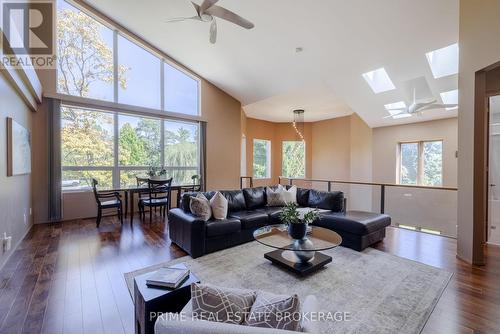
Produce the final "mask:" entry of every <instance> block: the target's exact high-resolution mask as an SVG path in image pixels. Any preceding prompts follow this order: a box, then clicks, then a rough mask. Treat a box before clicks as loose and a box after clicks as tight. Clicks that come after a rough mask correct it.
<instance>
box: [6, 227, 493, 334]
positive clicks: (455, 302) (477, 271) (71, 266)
mask: <svg viewBox="0 0 500 334" xmlns="http://www.w3.org/2000/svg"><path fill="white" fill-rule="evenodd" d="M377 248H378V249H380V250H382V251H385V252H389V253H392V254H396V255H398V256H401V257H405V258H408V259H412V260H415V261H419V262H423V263H426V264H429V265H433V266H437V267H441V268H444V269H447V270H449V271H452V272H454V276H453V278H452V281H451V282H450V284H449V285H448V287H447V289H446V291H445V293H444V294H443V297H442V298H441V300H440V302H439V304H438V305H437V307H436V309H435V311H434V313H433V314H432V316H431V318H430V319H429V322H428V323H427V325H426V328H425V330H424V332H425V333H500V249H499V248H494V247H489V248H488V249H487V253H488V264H487V265H486V266H484V267H471V266H469V265H466V264H465V263H463V262H461V261H459V260H457V259H456V258H455V248H456V242H455V240H453V239H448V238H442V237H439V236H433V235H428V234H422V233H418V232H413V231H407V230H400V229H395V228H390V229H389V230H388V235H387V238H386V239H385V241H384V242H383V243H380V244H378V245H377ZM183 255H185V253H184V252H183V251H182V250H180V249H179V248H178V247H177V246H175V245H171V243H170V241H169V239H168V233H167V228H166V226H165V224H163V223H162V222H160V221H156V222H153V223H152V224H151V225H150V224H149V223H141V222H140V221H139V220H136V221H135V222H134V225H133V228H131V227H130V225H129V224H125V226H124V227H123V228H120V225H119V224H118V222H117V221H116V219H115V218H106V219H104V221H103V223H102V224H101V227H100V228H99V229H96V228H95V224H94V221H93V220H79V221H72V222H66V223H62V224H50V225H36V226H34V227H33V228H32V230H31V231H30V232H29V234H28V236H27V237H26V239H25V240H24V241H23V242H22V243H21V245H20V247H19V248H18V249H17V250H16V251H15V253H14V254H13V255H12V256H11V258H10V259H9V261H8V262H7V263H6V265H5V266H4V268H3V269H2V270H1V271H0V333H20V332H24V333H39V332H42V333H51V334H52V333H92V334H94V333H112V334H119V333H132V332H133V329H134V324H133V322H134V315H133V304H132V300H131V298H130V295H129V292H128V290H127V288H126V286H125V281H124V279H123V273H125V272H129V271H132V270H135V269H139V268H142V267H144V266H148V265H151V264H155V263H159V262H162V261H167V260H170V259H173V258H176V257H180V256H183Z"/></svg>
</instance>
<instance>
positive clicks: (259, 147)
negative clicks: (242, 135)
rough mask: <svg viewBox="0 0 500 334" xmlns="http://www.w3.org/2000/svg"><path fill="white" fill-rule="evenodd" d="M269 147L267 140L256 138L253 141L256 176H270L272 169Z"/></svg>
mask: <svg viewBox="0 0 500 334" xmlns="http://www.w3.org/2000/svg"><path fill="white" fill-rule="evenodd" d="M268 149H269V145H268V141H267V140H260V139H254V141H253V176H254V177H255V178H259V179H264V178H268V177H269V176H270V175H269V173H270V171H269V170H268V166H269V162H268V161H267V159H268V152H267V150H268Z"/></svg>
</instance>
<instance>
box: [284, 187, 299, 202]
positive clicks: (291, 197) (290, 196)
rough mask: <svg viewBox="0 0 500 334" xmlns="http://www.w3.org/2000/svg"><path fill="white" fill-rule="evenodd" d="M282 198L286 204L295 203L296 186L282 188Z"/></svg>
mask: <svg viewBox="0 0 500 334" xmlns="http://www.w3.org/2000/svg"><path fill="white" fill-rule="evenodd" d="M283 200H284V201H285V203H286V204H289V203H295V204H297V187H296V186H291V187H290V188H283Z"/></svg>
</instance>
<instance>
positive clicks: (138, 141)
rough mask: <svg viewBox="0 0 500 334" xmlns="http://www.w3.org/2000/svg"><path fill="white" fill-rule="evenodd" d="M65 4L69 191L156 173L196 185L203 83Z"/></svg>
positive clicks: (62, 84) (61, 69)
mask: <svg viewBox="0 0 500 334" xmlns="http://www.w3.org/2000/svg"><path fill="white" fill-rule="evenodd" d="M57 5H58V12H57V49H58V60H57V65H58V66H57V92H58V93H59V94H60V96H62V98H61V100H62V108H61V153H62V159H61V164H62V179H63V182H62V186H63V189H64V190H80V189H85V188H88V187H89V186H90V180H91V179H92V178H96V179H97V180H98V181H99V183H100V185H101V186H103V187H114V188H118V187H123V186H128V185H132V184H135V182H136V175H139V174H141V175H144V174H146V173H147V172H148V171H149V170H150V169H152V168H155V169H158V170H164V171H165V173H166V175H168V176H172V177H173V178H174V181H175V182H179V183H190V182H191V177H192V176H193V175H198V174H199V173H200V123H199V122H198V121H196V119H193V116H195V117H196V116H199V115H200V103H199V100H200V80H199V79H198V78H196V77H194V76H192V75H190V74H188V73H186V72H185V71H183V70H181V69H180V68H178V67H177V66H176V65H174V64H171V63H169V61H168V60H167V59H165V58H163V57H162V56H161V55H158V54H155V53H154V52H153V51H152V50H149V49H148V48H147V47H145V46H143V45H141V44H140V43H139V42H138V41H135V40H134V39H132V38H130V37H129V36H127V35H126V32H122V31H119V30H118V29H116V28H115V27H113V26H111V25H110V24H109V23H107V22H102V21H100V20H99V19H97V18H96V17H94V16H93V15H92V14H91V13H87V12H85V11H84V10H82V9H80V8H77V7H76V5H73V4H72V3H71V2H66V1H63V0H59V1H58V2H57ZM64 96H76V97H78V99H79V100H78V103H76V104H75V103H73V102H72V100H71V99H68V100H66V99H65V98H64ZM87 100H88V101H89V104H88V105H86V101H87ZM96 101H97V102H96ZM99 101H102V103H103V105H102V107H101V106H99V103H100V102H99ZM109 102H111V103H112V105H113V106H114V105H116V107H109V106H108V105H106V103H108V104H109ZM96 104H97V107H96ZM128 106H130V107H128ZM136 108H141V109H140V110H139V111H137V110H136ZM172 113H176V114H177V115H174V117H175V118H173V117H172ZM183 115H185V116H183ZM183 118H185V119H183Z"/></svg>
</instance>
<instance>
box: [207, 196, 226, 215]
mask: <svg viewBox="0 0 500 334" xmlns="http://www.w3.org/2000/svg"><path fill="white" fill-rule="evenodd" d="M210 207H211V208H212V213H213V215H214V218H215V219H226V217H227V208H228V202H227V199H226V198H225V197H224V195H222V194H221V193H220V191H218V192H216V193H215V195H214V197H212V198H211V199H210Z"/></svg>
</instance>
